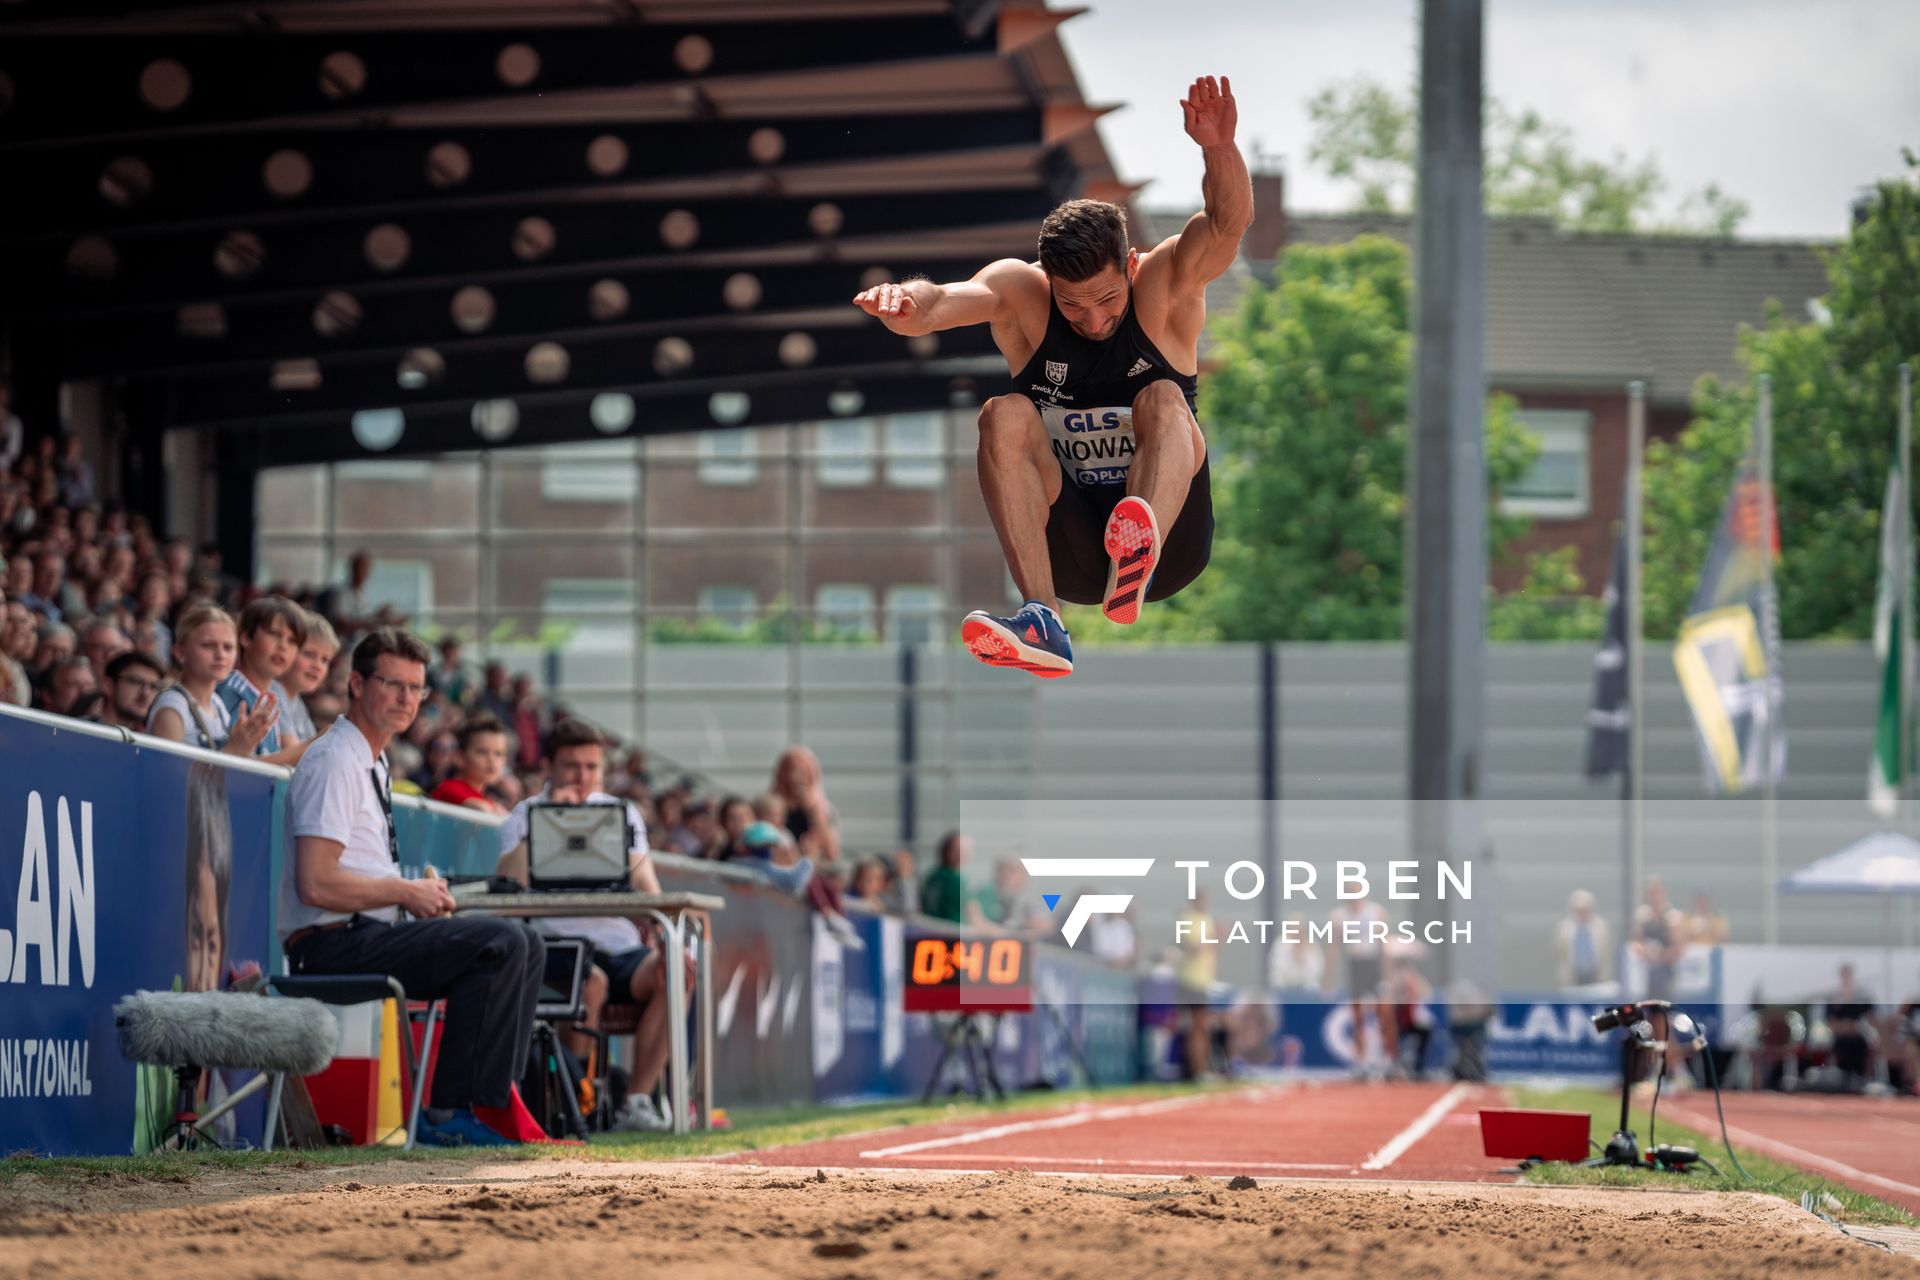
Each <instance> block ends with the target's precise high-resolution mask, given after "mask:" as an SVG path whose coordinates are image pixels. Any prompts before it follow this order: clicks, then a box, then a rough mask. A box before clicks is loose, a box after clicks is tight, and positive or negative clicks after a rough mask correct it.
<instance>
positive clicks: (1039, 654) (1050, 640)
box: [960, 600, 1073, 679]
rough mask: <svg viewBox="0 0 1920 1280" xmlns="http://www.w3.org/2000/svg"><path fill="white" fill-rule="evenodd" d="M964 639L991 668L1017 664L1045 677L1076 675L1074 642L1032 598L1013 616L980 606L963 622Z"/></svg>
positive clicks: (975, 655) (961, 637)
mask: <svg viewBox="0 0 1920 1280" xmlns="http://www.w3.org/2000/svg"><path fill="white" fill-rule="evenodd" d="M960 639H961V640H962V641H964V642H965V644H966V646H967V648H968V649H970V650H971V651H972V652H973V656H974V657H976V658H978V659H980V661H982V662H984V663H986V664H987V665H988V666H990V667H1017V668H1018V669H1019V670H1021V671H1031V672H1032V673H1033V674H1034V675H1036V676H1040V677H1043V678H1045V679H1057V678H1059V677H1060V676H1066V675H1072V674H1073V642H1072V641H1071V640H1069V639H1068V638H1067V629H1066V628H1065V627H1064V626H1062V625H1061V624H1060V620H1059V619H1058V618H1056V617H1054V615H1053V611H1052V610H1051V609H1048V608H1047V607H1046V606H1045V605H1043V604H1039V603H1037V602H1035V601H1032V600H1029V601H1027V603H1026V604H1024V605H1022V606H1020V611H1019V612H1018V613H1015V614H1014V615H1013V616H1012V617H1010V618H996V617H994V616H993V615H992V614H990V613H987V612H986V611H985V610H983V609H976V610H974V611H973V612H972V613H970V614H968V615H967V616H966V620H965V621H963V622H962V623H961V624H960Z"/></svg>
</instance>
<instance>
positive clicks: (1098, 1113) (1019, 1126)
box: [860, 1090, 1265, 1160]
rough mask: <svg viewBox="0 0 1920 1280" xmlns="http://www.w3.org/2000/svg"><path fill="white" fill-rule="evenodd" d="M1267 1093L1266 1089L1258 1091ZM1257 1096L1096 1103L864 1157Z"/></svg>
mask: <svg viewBox="0 0 1920 1280" xmlns="http://www.w3.org/2000/svg"><path fill="white" fill-rule="evenodd" d="M1258 1092H1259V1093H1260V1094H1264V1092H1265V1091H1264V1090H1263V1091H1258ZM1253 1096H1255V1094H1251V1093H1237V1094H1200V1095H1198V1096H1197V1097H1185V1098H1165V1099H1162V1100H1161V1101H1158V1102H1143V1103H1137V1104H1133V1105H1128V1106H1117V1107H1095V1108H1092V1109H1089V1110H1086V1111H1075V1112H1071V1113H1069V1114H1067V1115H1064V1116H1052V1117H1049V1118H1048V1119H1045V1120H1020V1121H1016V1122H1015V1123H1013V1124H998V1125H994V1126H993V1127H992V1128H990V1129H970V1130H968V1131H967V1132H965V1133H953V1134H948V1135H947V1136H946V1137H944V1138H928V1139H926V1140H924V1141H921V1142H905V1143H902V1144H901V1145H899V1146H897V1147H881V1148H878V1149H877V1150H874V1151H862V1152H861V1153H860V1158H861V1159H862V1160H883V1159H885V1158H887V1157H888V1156H901V1155H909V1154H911V1153H913V1152H915V1151H931V1150H933V1149H934V1148H935V1147H962V1146H971V1145H972V1144H974V1143H976V1142H992V1141H993V1140H994V1139H996V1138H1008V1137H1012V1136H1013V1135H1014V1134H1016V1133H1038V1132H1040V1131H1042V1130H1046V1129H1071V1128H1076V1127H1078V1126H1080V1125H1083V1124H1092V1123H1094V1122H1095V1121H1100V1120H1127V1119H1131V1118H1133V1117H1134V1116H1151V1115H1159V1114H1160V1113H1162V1112H1165V1111H1179V1110H1181V1109H1183V1108H1186V1107H1191V1106H1197V1105H1199V1104H1201V1103H1204V1102H1213V1101H1217V1100H1219V1099H1221V1098H1224V1097H1230V1098H1234V1099H1235V1100H1237V1101H1245V1100H1248V1099H1250V1098H1251V1097H1253Z"/></svg>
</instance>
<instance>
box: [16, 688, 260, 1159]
mask: <svg viewBox="0 0 1920 1280" xmlns="http://www.w3.org/2000/svg"><path fill="white" fill-rule="evenodd" d="M275 807H276V806H275V782H274V779H273V778H271V777H268V776H265V775H263V774H258V773H251V772H246V771H243V770H239V769H229V768H226V767H223V766H220V765H215V764H207V763H200V762H196V761H194V760H192V759H190V758H188V757H185V756H181V755H174V754H171V753H168V752H161V751H152V750H141V749H138V748H135V747H130V746H127V745H125V744H123V743H119V742H114V741H112V740H110V739H106V738H97V737H92V736H89V735H86V734H82V733H76V732H58V731H55V730H54V729H51V728H48V727H46V726H42V725H39V724H36V723H33V722H31V721H28V720H24V719H20V718H17V717H12V716H0V1149H4V1150H8V1151H22V1150H25V1151H35V1152H40V1153H43V1154H47V1155H82V1154H92V1155H113V1154H126V1153H128V1152H139V1151H144V1150H147V1149H149V1148H150V1147H151V1146H152V1145H153V1143H154V1141H155V1140H156V1136H157V1134H158V1132H159V1130H160V1129H162V1128H164V1126H165V1125H166V1123H167V1122H168V1121H170V1120H171V1118H172V1116H173V1111H174V1102H175V1097H174V1089H175V1085H174V1077H173V1074H172V1073H171V1072H170V1071H168V1070H166V1069H165V1068H161V1067H136V1066H135V1065H134V1064H133V1063H129V1062H126V1061H125V1060H123V1059H122V1058H121V1056H120V1050H119V1046H118V1042H117V1040H116V1037H115V1033H114V1025H113V1006H114V1003H115V1002H116V1001H118V1000H119V999H120V998H121V997H122V996H125V995H128V994H130V993H132V992H134V991H143V990H145V991H167V990H179V991H213V990H220V989H225V988H228V987H231V986H232V985H233V984H234V983H235V982H236V981H241V980H244V979H246V978H247V977H248V976H250V975H252V974H254V973H257V972H258V971H259V970H261V969H262V968H264V967H265V966H267V965H268V964H269V963H270V962H271V951H270V948H271V945H272V934H271V921H270V919H269V907H270V904H271V903H272V902H273V899H274V895H273V891H272V889H273V885H272V875H273V870H274V862H275V860H274V858H273V857H272V856H271V839H272V832H273V812H274V809H275ZM245 1074H246V1073H233V1074H232V1075H231V1076H230V1077H226V1078H220V1077H216V1078H214V1079H212V1080H211V1081H209V1082H206V1083H203V1085H202V1089H203V1091H204V1093H205V1096H206V1097H205V1099H204V1100H217V1099H218V1098H220V1097H224V1096H225V1094H226V1092H227V1090H228V1088H229V1086H230V1085H231V1086H232V1087H238V1085H239V1084H240V1082H241V1080H242V1079H243V1078H244V1076H245ZM264 1110H265V1108H264V1104H263V1103H261V1102H260V1101H259V1100H258V1099H255V1100H253V1101H252V1102H250V1103H249V1104H248V1105H245V1106H242V1107H241V1108H240V1109H239V1110H238V1111H237V1112H236V1113H234V1114H233V1115H231V1116H230V1117H229V1120H230V1121H231V1122H232V1123H230V1124H228V1125H227V1127H226V1128H225V1129H224V1130H223V1131H222V1134H221V1136H222V1137H223V1138H226V1139H228V1140H232V1139H236V1138H237V1139H243V1140H247V1141H253V1142H257V1141H259V1139H260V1128H261V1126H262V1123H263V1121H264Z"/></svg>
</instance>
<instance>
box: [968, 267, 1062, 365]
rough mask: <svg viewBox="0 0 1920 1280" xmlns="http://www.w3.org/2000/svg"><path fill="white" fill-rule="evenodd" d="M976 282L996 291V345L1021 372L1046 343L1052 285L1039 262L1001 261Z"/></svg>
mask: <svg viewBox="0 0 1920 1280" xmlns="http://www.w3.org/2000/svg"><path fill="white" fill-rule="evenodd" d="M973 278H974V280H975V281H976V282H978V283H981V284H984V285H986V286H987V287H988V288H990V289H991V290H993V292H994V295H995V296H996V297H997V298H998V299H999V300H1000V306H999V310H998V311H997V312H996V313H995V315H994V317H993V342H994V345H995V346H997V347H999V348H1000V353H1001V354H1002V355H1004V356H1005V357H1006V358H1007V367H1008V368H1009V369H1010V370H1012V371H1013V372H1016V373H1017V372H1019V370H1020V369H1021V368H1023V367H1024V366H1025V365H1026V363H1027V361H1029V360H1031V359H1033V353H1034V352H1035V351H1037V350H1039V348H1040V344H1041V343H1042V342H1043V341H1045V340H1046V336H1047V317H1048V314H1049V307H1050V299H1051V297H1052V286H1051V285H1049V284H1048V283H1047V273H1046V272H1044V271H1042V270H1041V269H1040V264H1039V263H1037V262H1023V261H1021V260H1020V259H1019V258H1000V259H998V260H996V261H993V262H989V263H988V264H987V265H986V266H984V267H982V268H980V270H979V272H978V273H976V274H975V275H974V277H973Z"/></svg>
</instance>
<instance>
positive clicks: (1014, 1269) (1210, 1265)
mask: <svg viewBox="0 0 1920 1280" xmlns="http://www.w3.org/2000/svg"><path fill="white" fill-rule="evenodd" d="M635 1267H638V1268H644V1273H645V1274H650V1275H666V1276H672V1277H675V1278H676V1280H693V1278H696V1277H734V1276H783V1277H784V1276H802V1277H834V1278H839V1277H874V1278H876V1280H878V1278H879V1277H883V1276H885V1277H895V1276H901V1275H911V1276H913V1277H915V1280H935V1278H945V1277H953V1278H954V1280H990V1278H993V1277H1002V1278H1005V1280H1013V1278H1014V1277H1027V1276H1035V1277H1081V1276H1093V1277H1103V1278H1107V1277H1118V1276H1152V1277H1155V1278H1156V1280H1162V1278H1164V1277H1169V1276H1188V1275H1191V1276H1206V1277H1218V1276H1222V1275H1274V1274H1284V1275H1339V1276H1395V1277H1435V1278H1441V1277H1455V1276H1459V1277H1473V1278H1474V1280H1485V1278H1488V1277H1505V1276H1516V1277H1519V1276H1524V1277H1530V1278H1531V1277H1539V1276H1561V1275H1564V1276H1569V1277H1573V1276H1579V1277H1582V1278H1586V1277H1614V1276H1617V1277H1622V1278H1625V1277H1633V1278H1634V1280H1640V1278H1641V1277H1644V1276H1646V1275H1648V1274H1650V1273H1653V1274H1661V1273H1670V1274H1689V1275H1710V1276H1745V1275H1792V1276H1900V1277H1914V1276H1916V1275H1920V1262H1916V1261H1915V1260H1914V1259H1913V1258H1910V1257H1904V1256H1894V1255H1892V1254H1889V1253H1887V1252H1884V1251H1882V1250H1880V1249H1877V1248H1874V1247H1872V1246H1870V1245H1867V1244H1863V1243H1860V1242H1859V1241H1855V1240H1849V1239H1847V1238H1846V1237H1844V1236H1843V1235H1841V1234H1840V1233H1839V1232H1838V1231H1836V1230H1835V1229H1834V1228H1833V1227H1831V1226H1828V1225H1826V1224H1825V1223H1822V1222H1820V1221H1818V1220H1817V1219H1815V1218H1813V1217H1812V1216H1810V1215H1808V1214H1806V1213H1803V1212H1801V1211H1800V1210H1799V1209H1797V1208H1796V1207H1794V1206H1792V1205H1790V1204H1788V1203H1787V1202H1785V1201H1782V1200H1778V1199H1772V1198H1768V1197H1763V1196H1759V1195H1745V1194H1718V1193H1708V1192H1694V1193H1689V1192H1678V1191H1638V1190H1611V1189H1603V1188H1585V1187H1579V1188H1576V1187H1523V1186H1514V1185H1499V1184H1496V1185H1476V1184H1464V1183H1453V1184H1448V1183H1392V1182H1352V1183H1346V1182H1311V1181H1301V1180H1271V1179H1259V1180H1257V1182H1256V1183H1255V1184H1254V1185H1251V1186H1249V1185H1246V1183H1245V1182H1244V1181H1242V1182H1240V1183H1239V1184H1238V1189H1234V1188H1232V1187H1230V1186H1229V1184H1228V1183H1227V1182H1225V1181H1223V1180H1218V1179H1209V1180H1202V1179H1199V1178H1197V1177H1192V1176H1189V1177H1186V1178H1184V1179H1178V1180H1166V1179H1148V1178H1109V1177H1086V1176H1079V1177H1073V1176H1052V1175H1046V1174H1037V1173H1034V1172H1032V1171H1031V1170H1025V1169H1022V1170H1017V1171H1011V1172H1004V1173H968V1174H937V1173H928V1172H925V1171H919V1170H916V1171H911V1172H902V1173H892V1172H887V1171H872V1170H860V1171H847V1172H834V1171H821V1172H815V1171H801V1170H796V1169H792V1168H778V1169H771V1168H758V1167H754V1166H741V1165H726V1166H716V1165H704V1164H687V1163H680V1164H671V1165H643V1164H612V1163H592V1162H588V1161H562V1162H553V1161H539V1162H523V1163H510V1164H475V1163H473V1162H456V1161H438V1162H428V1163H415V1162H408V1163H401V1162H396V1163H393V1164H386V1165H372V1166H359V1167H355V1168H351V1169H341V1168H337V1167H336V1168H305V1169H302V1168H274V1169H266V1170H254V1171H248V1172H245V1173H238V1174H236V1173H229V1172H209V1173H205V1174H199V1175H196V1176H194V1177H191V1178H183V1179H182V1180H180V1181H177V1182H152V1181H134V1180H132V1179H130V1178H127V1177H125V1176H124V1175H95V1176H91V1177H88V1176H74V1175H63V1176H61V1177H59V1178H57V1179H49V1178H41V1177H36V1176H33V1175H23V1176H21V1177H18V1178H16V1179H14V1180H13V1181H12V1182H11V1183H10V1184H9V1185H8V1186H6V1187H5V1188H4V1189H0V1276H6V1277H14V1276H19V1277H27V1276H32V1277H35V1280H45V1278H46V1277H56V1276H87V1277H96V1276H111V1277H114V1278H115V1280H124V1278H127V1277H139V1276H166V1277H174V1278H177V1277H181V1276H222V1277H248V1278H253V1277H277V1276H318V1277H331V1276H340V1277H347V1276H351V1277H355V1278H356V1280H363V1278H364V1277H366V1276H368V1275H381V1274H391V1273H401V1272H404V1273H406V1274H411V1275H440V1274H444V1275H457V1276H461V1277H479V1276H495V1275H498V1276H512V1277H516V1278H520V1280H527V1278H532V1280H593V1278H594V1277H597V1276H612V1275H623V1274H636V1272H635V1271H633V1270H631V1268H635Z"/></svg>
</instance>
